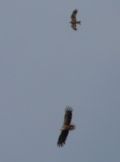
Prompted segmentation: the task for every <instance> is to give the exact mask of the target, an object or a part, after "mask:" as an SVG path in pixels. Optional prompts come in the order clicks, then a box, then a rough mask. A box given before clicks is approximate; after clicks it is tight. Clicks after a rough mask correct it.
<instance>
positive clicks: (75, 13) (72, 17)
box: [71, 9, 78, 21]
mask: <svg viewBox="0 0 120 162" xmlns="http://www.w3.org/2000/svg"><path fill="white" fill-rule="evenodd" d="M77 12H78V10H77V9H75V10H73V12H72V15H71V19H72V20H73V19H75V21H76V15H77Z"/></svg>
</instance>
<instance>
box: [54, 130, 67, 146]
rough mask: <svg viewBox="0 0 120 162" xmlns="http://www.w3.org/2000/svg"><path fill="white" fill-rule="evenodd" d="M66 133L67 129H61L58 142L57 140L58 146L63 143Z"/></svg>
mask: <svg viewBox="0 0 120 162" xmlns="http://www.w3.org/2000/svg"><path fill="white" fill-rule="evenodd" d="M68 133H69V130H62V131H61V134H60V136H59V138H58V142H57V145H58V146H63V145H64V144H65V141H66V139H67V136H68Z"/></svg>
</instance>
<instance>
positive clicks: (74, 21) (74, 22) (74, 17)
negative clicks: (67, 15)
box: [70, 9, 81, 30]
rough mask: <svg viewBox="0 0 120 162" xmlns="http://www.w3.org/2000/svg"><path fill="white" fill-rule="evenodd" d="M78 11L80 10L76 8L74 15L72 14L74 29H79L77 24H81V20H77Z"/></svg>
mask: <svg viewBox="0 0 120 162" xmlns="http://www.w3.org/2000/svg"><path fill="white" fill-rule="evenodd" d="M77 13H78V10H77V9H75V10H74V11H73V12H72V15H71V21H70V23H71V27H72V28H73V29H74V30H77V24H81V21H77V18H76V15H77Z"/></svg>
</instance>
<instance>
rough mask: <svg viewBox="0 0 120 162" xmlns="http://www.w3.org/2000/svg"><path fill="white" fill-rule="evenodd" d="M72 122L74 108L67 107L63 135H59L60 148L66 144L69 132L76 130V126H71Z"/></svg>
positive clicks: (58, 143)
mask: <svg viewBox="0 0 120 162" xmlns="http://www.w3.org/2000/svg"><path fill="white" fill-rule="evenodd" d="M71 120H72V108H71V107H70V106H67V107H66V110H65V115H64V123H63V127H62V129H61V134H60V135H59V138H58V142H57V145H58V146H63V145H64V144H65V141H66V139H67V136H68V133H69V131H70V130H73V129H75V125H72V124H71Z"/></svg>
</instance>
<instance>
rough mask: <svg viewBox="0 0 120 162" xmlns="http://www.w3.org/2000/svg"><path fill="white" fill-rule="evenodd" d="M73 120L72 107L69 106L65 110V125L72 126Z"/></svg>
mask: <svg viewBox="0 0 120 162" xmlns="http://www.w3.org/2000/svg"><path fill="white" fill-rule="evenodd" d="M71 120H72V108H71V107H70V106H67V107H66V109H65V115H64V125H68V126H69V125H70V123H71Z"/></svg>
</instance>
